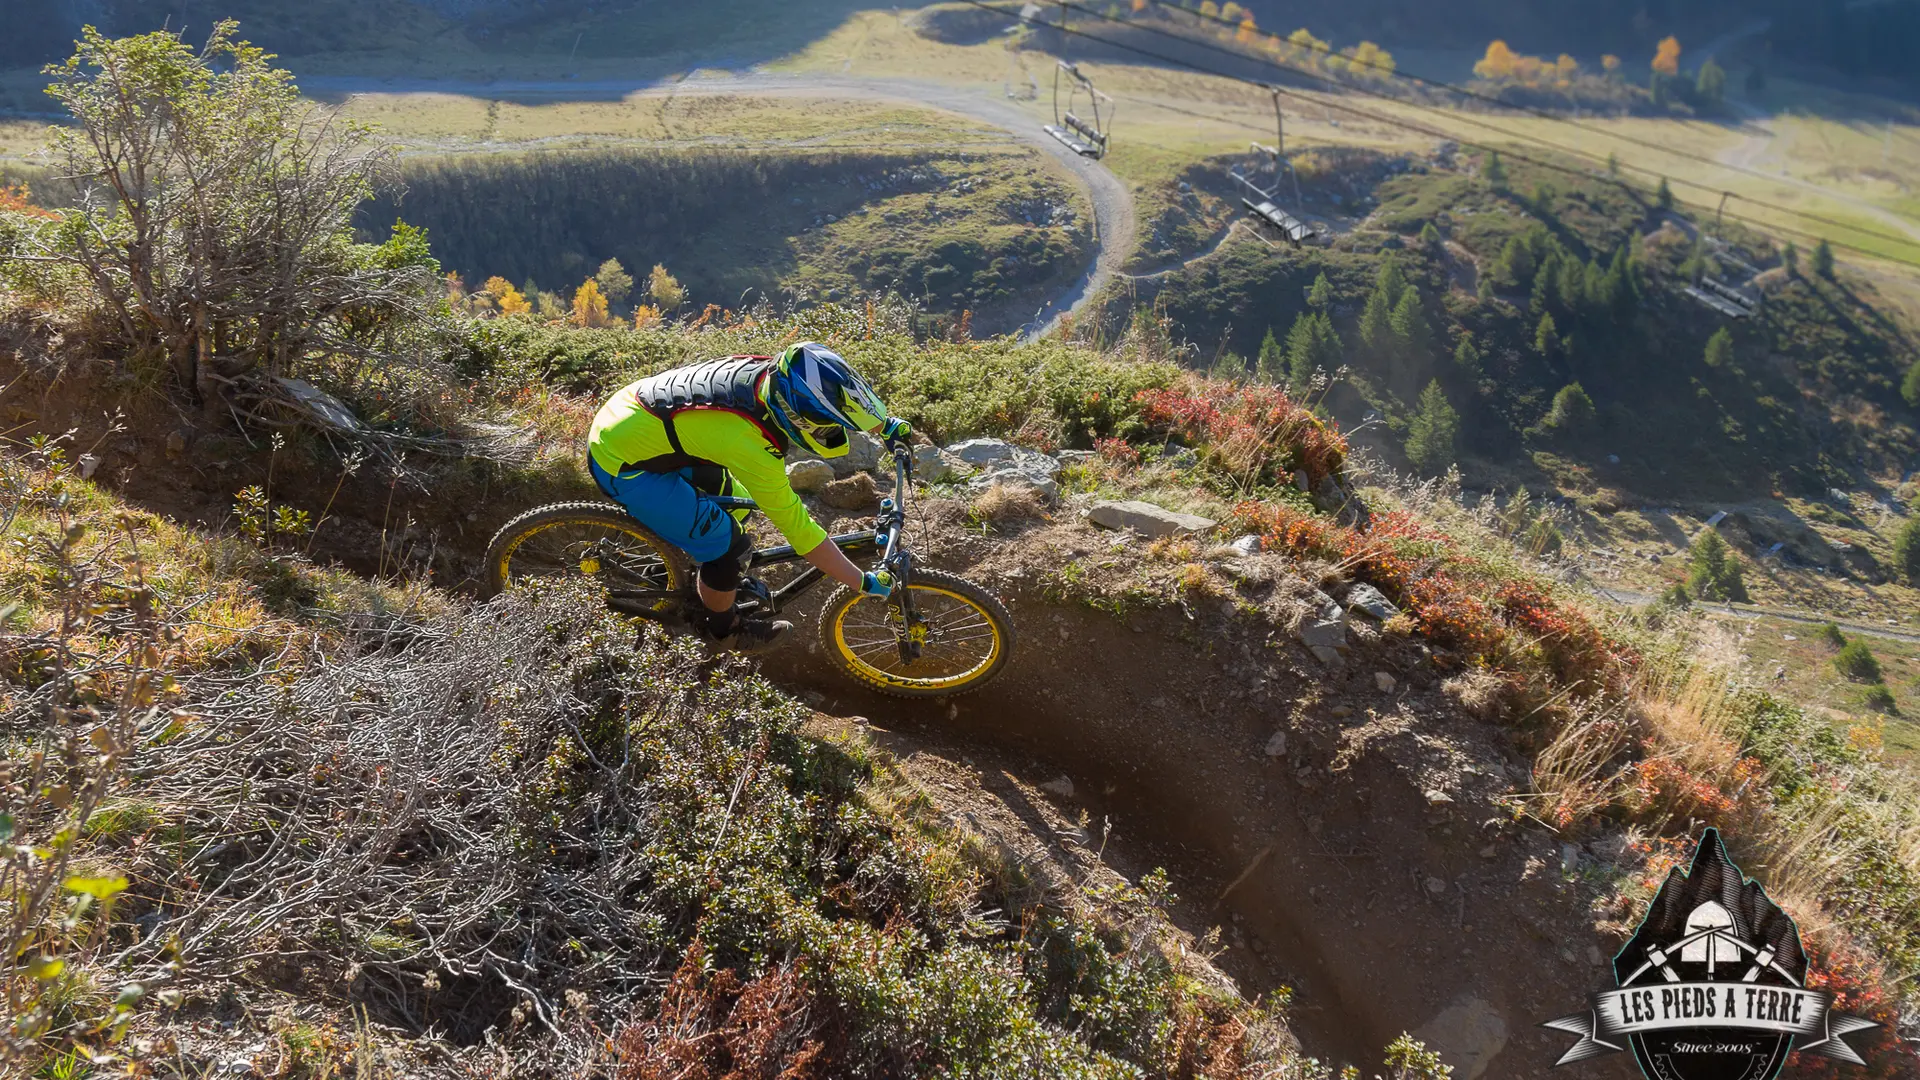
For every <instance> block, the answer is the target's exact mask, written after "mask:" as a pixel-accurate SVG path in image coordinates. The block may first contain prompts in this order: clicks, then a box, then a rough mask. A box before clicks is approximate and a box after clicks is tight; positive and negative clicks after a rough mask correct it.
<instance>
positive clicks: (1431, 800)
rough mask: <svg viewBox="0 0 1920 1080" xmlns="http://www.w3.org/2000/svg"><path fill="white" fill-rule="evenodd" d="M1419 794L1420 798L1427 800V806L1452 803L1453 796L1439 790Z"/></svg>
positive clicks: (1431, 789) (1432, 789)
mask: <svg viewBox="0 0 1920 1080" xmlns="http://www.w3.org/2000/svg"><path fill="white" fill-rule="evenodd" d="M1420 794H1421V797H1422V798H1424V799H1426V800H1427V805H1428V806H1445V805H1447V804H1448V803H1450V802H1452V801H1453V796H1451V795H1449V794H1447V793H1446V792H1444V791H1441V790H1440V789H1439V788H1430V789H1428V790H1426V791H1423V792H1421V793H1420Z"/></svg>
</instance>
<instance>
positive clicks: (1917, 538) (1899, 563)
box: [1893, 366, 1920, 587]
mask: <svg viewBox="0 0 1920 1080" xmlns="http://www.w3.org/2000/svg"><path fill="white" fill-rule="evenodd" d="M1914 370H1915V371H1920V366H1916V367H1915V368H1914ZM1893 572H1894V573H1895V574H1897V575H1901V576H1904V577H1905V578H1906V579H1907V584H1909V585H1913V586H1915V587H1920V517H1914V518H1909V519H1908V520H1907V523H1906V524H1905V525H1902V526H1900V531H1899V532H1898V533H1896V534H1894V537H1893Z"/></svg>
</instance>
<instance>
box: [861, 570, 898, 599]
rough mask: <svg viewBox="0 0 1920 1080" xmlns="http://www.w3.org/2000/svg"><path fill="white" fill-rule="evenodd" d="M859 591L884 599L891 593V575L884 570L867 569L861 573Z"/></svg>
mask: <svg viewBox="0 0 1920 1080" xmlns="http://www.w3.org/2000/svg"><path fill="white" fill-rule="evenodd" d="M860 591H861V592H862V593H864V594H866V595H867V596H878V597H880V598H881V599H883V600H884V599H886V598H887V597H889V596H892V595H893V575H892V574H889V573H887V572H886V571H885V570H869V571H867V572H866V573H865V574H863V575H861V578H860Z"/></svg>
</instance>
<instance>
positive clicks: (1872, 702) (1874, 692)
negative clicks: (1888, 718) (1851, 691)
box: [1861, 683, 1900, 715]
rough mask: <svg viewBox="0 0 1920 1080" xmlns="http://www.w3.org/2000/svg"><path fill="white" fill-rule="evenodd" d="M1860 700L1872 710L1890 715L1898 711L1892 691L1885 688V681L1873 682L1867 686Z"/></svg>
mask: <svg viewBox="0 0 1920 1080" xmlns="http://www.w3.org/2000/svg"><path fill="white" fill-rule="evenodd" d="M1861 700H1862V701H1863V702H1864V703H1865V705H1866V707H1867V708H1869V709H1872V710H1873V711H1874V712H1878V713H1887V714H1889V715H1892V714H1893V713H1896V712H1899V711H1900V710H1899V707H1898V706H1897V705H1896V704H1895V703H1894V700H1893V691H1891V690H1889V689H1887V684H1886V683H1874V684H1873V685H1872V686H1869V687H1867V692H1866V694H1865V695H1864V696H1863V697H1862V699H1861Z"/></svg>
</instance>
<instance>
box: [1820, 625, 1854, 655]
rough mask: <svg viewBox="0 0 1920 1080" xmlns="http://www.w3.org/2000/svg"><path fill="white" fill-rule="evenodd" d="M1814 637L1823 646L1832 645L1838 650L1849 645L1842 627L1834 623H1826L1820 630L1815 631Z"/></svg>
mask: <svg viewBox="0 0 1920 1080" xmlns="http://www.w3.org/2000/svg"><path fill="white" fill-rule="evenodd" d="M1813 636H1814V637H1815V638H1816V639H1818V640H1819V641H1820V642H1822V643H1823V644H1826V645H1831V646H1833V647H1834V648H1836V649H1839V648H1843V647H1845V646H1846V644H1847V635H1845V634H1843V633H1841V632H1840V627H1839V626H1837V625H1835V624H1834V623H1826V624H1825V625H1823V626H1821V627H1820V629H1818V630H1816V631H1814V633H1813Z"/></svg>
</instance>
